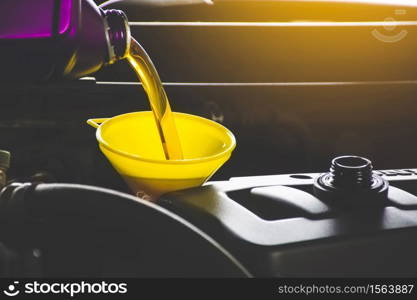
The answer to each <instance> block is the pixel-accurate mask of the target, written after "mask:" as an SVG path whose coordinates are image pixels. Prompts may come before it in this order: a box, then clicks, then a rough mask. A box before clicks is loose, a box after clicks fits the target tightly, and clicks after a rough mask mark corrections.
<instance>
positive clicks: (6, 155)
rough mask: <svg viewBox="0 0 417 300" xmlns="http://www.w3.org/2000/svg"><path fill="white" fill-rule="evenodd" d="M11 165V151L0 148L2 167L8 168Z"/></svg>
mask: <svg viewBox="0 0 417 300" xmlns="http://www.w3.org/2000/svg"><path fill="white" fill-rule="evenodd" d="M9 167H10V152H8V151H5V150H0V169H4V170H7V169H9Z"/></svg>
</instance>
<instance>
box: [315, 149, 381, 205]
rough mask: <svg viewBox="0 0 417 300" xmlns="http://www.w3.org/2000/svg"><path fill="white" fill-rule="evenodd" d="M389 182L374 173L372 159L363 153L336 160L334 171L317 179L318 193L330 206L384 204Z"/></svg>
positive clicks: (332, 167) (333, 163) (333, 165)
mask: <svg viewBox="0 0 417 300" xmlns="http://www.w3.org/2000/svg"><path fill="white" fill-rule="evenodd" d="M388 187H389V184H388V182H387V181H386V180H385V179H383V178H382V177H381V176H379V175H377V174H375V173H374V172H373V167H372V162H371V161H370V160H369V159H367V158H364V157H360V156H340V157H337V158H335V159H333V160H332V164H331V167H330V171H329V172H328V173H324V174H322V175H321V176H319V177H318V178H317V179H316V180H315V182H314V193H315V194H316V196H317V197H318V198H319V199H320V200H322V201H325V202H327V203H328V204H329V205H335V206H343V207H353V206H360V207H363V206H375V205H376V206H381V205H383V204H384V202H385V200H386V199H387V195H388Z"/></svg>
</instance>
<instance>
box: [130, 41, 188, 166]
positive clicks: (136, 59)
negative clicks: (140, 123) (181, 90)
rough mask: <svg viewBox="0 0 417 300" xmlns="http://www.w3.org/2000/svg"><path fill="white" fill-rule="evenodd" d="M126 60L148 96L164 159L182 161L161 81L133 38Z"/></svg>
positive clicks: (173, 122)
mask: <svg viewBox="0 0 417 300" xmlns="http://www.w3.org/2000/svg"><path fill="white" fill-rule="evenodd" d="M127 59H128V61H129V63H130V65H131V66H132V68H133V69H134V70H135V72H136V74H137V76H138V77H139V79H140V81H141V82H142V86H143V88H144V90H145V92H146V94H147V95H148V99H149V103H150V106H151V109H152V111H153V114H154V117H155V123H156V127H157V128H158V132H159V136H160V138H161V143H162V147H163V150H164V153H165V157H166V159H167V160H179V159H183V153H182V149H181V143H180V139H179V137H178V132H177V128H176V126H175V120H174V116H173V114H172V111H171V107H170V105H169V101H168V97H167V94H166V92H165V90H164V87H163V86H162V83H161V79H160V78H159V75H158V72H157V71H156V69H155V66H154V64H153V62H152V60H151V59H150V57H149V55H148V54H147V53H146V51H145V49H143V48H142V46H141V45H140V44H139V43H138V42H137V41H136V40H135V39H133V38H132V40H131V44H130V50H129V54H128V56H127Z"/></svg>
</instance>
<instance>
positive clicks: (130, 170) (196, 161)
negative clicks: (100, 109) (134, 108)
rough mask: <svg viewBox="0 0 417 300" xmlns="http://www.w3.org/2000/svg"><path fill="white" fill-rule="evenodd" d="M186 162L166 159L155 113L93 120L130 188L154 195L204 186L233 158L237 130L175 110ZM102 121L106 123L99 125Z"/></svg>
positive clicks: (104, 147)
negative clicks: (231, 156) (235, 131)
mask: <svg viewBox="0 0 417 300" xmlns="http://www.w3.org/2000/svg"><path fill="white" fill-rule="evenodd" d="M174 117H175V123H176V126H177V130H178V135H179V138H180V140H181V146H182V150H183V153H184V159H183V160H166V159H165V155H164V151H163V148H162V143H161V140H160V139H159V134H158V132H157V128H156V125H155V119H154V116H153V113H152V112H151V111H142V112H134V113H127V114H123V115H119V116H116V117H113V118H108V119H90V120H88V121H87V123H88V124H89V125H91V126H93V127H95V128H97V132H96V137H97V140H98V142H99V146H100V149H101V151H102V152H103V153H104V155H105V156H106V157H107V159H108V160H109V161H110V163H111V164H112V165H113V167H114V168H115V169H116V170H117V172H118V173H119V174H120V175H121V176H122V177H123V178H124V180H125V181H126V183H127V184H128V185H129V187H130V188H131V190H132V191H133V192H134V193H135V194H138V195H141V194H142V193H143V192H145V193H146V194H148V195H150V196H151V197H152V198H153V199H154V198H156V197H158V196H160V195H161V194H163V193H166V192H169V191H175V190H180V189H185V188H190V187H195V186H199V185H202V184H203V183H204V182H205V181H207V180H208V179H209V178H210V177H211V176H212V175H213V174H214V173H215V172H216V171H217V170H218V169H219V168H220V167H221V166H222V165H223V164H224V163H225V162H226V161H227V160H228V159H229V157H230V155H231V153H232V151H233V149H234V148H235V146H236V141H235V137H234V136H233V134H232V133H231V132H230V131H229V130H228V129H227V128H225V127H223V126H222V125H220V124H218V123H216V122H213V121H211V120H208V119H204V118H201V117H198V116H194V115H189V114H183V113H174ZM100 124H101V125H100Z"/></svg>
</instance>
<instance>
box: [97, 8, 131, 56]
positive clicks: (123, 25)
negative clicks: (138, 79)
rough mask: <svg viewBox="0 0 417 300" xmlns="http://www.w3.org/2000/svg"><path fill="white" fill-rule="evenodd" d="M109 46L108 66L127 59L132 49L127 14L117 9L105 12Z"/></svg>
mask: <svg viewBox="0 0 417 300" xmlns="http://www.w3.org/2000/svg"><path fill="white" fill-rule="evenodd" d="M103 15H104V25H105V29H106V30H105V31H106V39H107V45H108V50H109V51H108V60H107V63H108V64H112V63H114V62H116V61H118V60H120V59H123V58H125V57H126V56H127V55H128V53H129V48H130V39H131V37H130V28H129V23H128V19H127V17H126V15H125V13H124V12H123V11H121V10H117V9H108V10H104V11H103Z"/></svg>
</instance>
